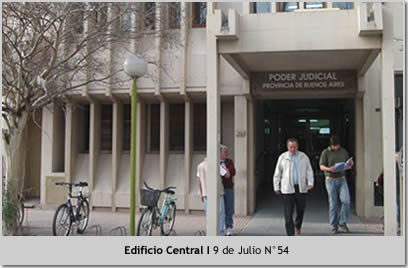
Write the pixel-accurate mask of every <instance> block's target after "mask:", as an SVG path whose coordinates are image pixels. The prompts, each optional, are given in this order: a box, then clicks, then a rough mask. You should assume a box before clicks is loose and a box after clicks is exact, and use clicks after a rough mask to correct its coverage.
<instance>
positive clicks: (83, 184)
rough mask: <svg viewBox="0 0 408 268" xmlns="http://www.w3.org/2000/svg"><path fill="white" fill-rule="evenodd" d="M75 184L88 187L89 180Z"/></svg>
mask: <svg viewBox="0 0 408 268" xmlns="http://www.w3.org/2000/svg"><path fill="white" fill-rule="evenodd" d="M74 186H79V187H86V186H88V183H87V182H84V181H81V182H79V183H76V184H74Z"/></svg>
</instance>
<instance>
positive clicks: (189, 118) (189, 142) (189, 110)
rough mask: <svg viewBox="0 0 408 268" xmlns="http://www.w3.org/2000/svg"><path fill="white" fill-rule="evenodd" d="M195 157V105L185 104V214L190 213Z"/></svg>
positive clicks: (187, 102)
mask: <svg viewBox="0 0 408 268" xmlns="http://www.w3.org/2000/svg"><path fill="white" fill-rule="evenodd" d="M192 157H193V104H192V103H191V101H186V102H185V109H184V212H185V213H190V176H191V175H190V174H191V163H192Z"/></svg>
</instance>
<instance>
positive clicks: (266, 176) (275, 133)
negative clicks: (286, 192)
mask: <svg viewBox="0 0 408 268" xmlns="http://www.w3.org/2000/svg"><path fill="white" fill-rule="evenodd" d="M256 112H257V115H256V116H257V131H256V133H257V134H256V136H257V140H256V151H257V152H256V155H257V159H256V162H257V165H256V176H257V178H256V179H257V197H258V198H257V199H258V200H257V201H260V199H262V197H263V195H265V194H271V191H272V181H273V173H274V170H275V165H276V161H277V159H278V157H279V155H280V154H281V153H283V152H285V151H286V150H287V148H286V140H287V139H288V138H290V137H295V138H297V139H298V140H299V150H300V151H302V152H304V153H306V154H307V155H308V156H309V159H310V161H311V164H312V167H313V171H314V174H315V188H320V189H316V191H312V193H311V196H312V198H318V199H320V200H322V199H324V200H326V199H325V198H326V197H325V196H322V193H325V190H324V187H325V186H324V177H323V173H322V172H321V171H320V168H319V158H320V153H321V152H322V151H323V149H325V148H326V147H327V146H328V144H329V138H330V136H332V135H338V136H339V137H340V140H341V143H342V146H343V147H344V148H346V149H347V151H348V152H349V154H350V155H354V147H355V146H354V101H353V100H352V99H319V100H308V99H297V100H259V101H258V102H257V111H256ZM260 118H262V122H261V120H260ZM259 130H263V131H262V133H261V131H259ZM347 177H348V182H349V188H350V194H351V198H352V201H353V200H354V192H355V182H354V181H355V180H354V174H353V171H349V174H347ZM264 189H266V191H264ZM314 193H315V194H314ZM259 198H260V199H259Z"/></svg>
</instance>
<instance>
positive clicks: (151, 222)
mask: <svg viewBox="0 0 408 268" xmlns="http://www.w3.org/2000/svg"><path fill="white" fill-rule="evenodd" d="M144 185H145V187H146V188H147V189H140V195H141V204H142V205H144V206H147V208H146V209H145V210H144V211H143V213H142V215H141V216H140V219H139V223H138V225H137V235H138V236H142V235H147V236H151V235H152V231H153V229H156V228H158V227H159V226H160V234H161V235H164V236H168V235H169V234H170V233H171V231H172V230H173V227H174V222H175V220H176V197H175V196H174V194H175V192H174V191H173V190H172V189H176V187H173V186H171V187H167V188H165V189H163V190H158V189H153V188H151V187H149V186H148V185H147V184H146V182H145V183H144ZM161 193H166V196H165V198H164V200H163V202H162V206H161V209H159V207H158V206H157V203H158V201H159V199H160V195H161Z"/></svg>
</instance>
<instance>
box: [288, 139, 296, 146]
mask: <svg viewBox="0 0 408 268" xmlns="http://www.w3.org/2000/svg"><path fill="white" fill-rule="evenodd" d="M289 142H296V144H297V145H299V142H298V140H297V139H296V138H289V139H287V140H286V146H288V144H289Z"/></svg>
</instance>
